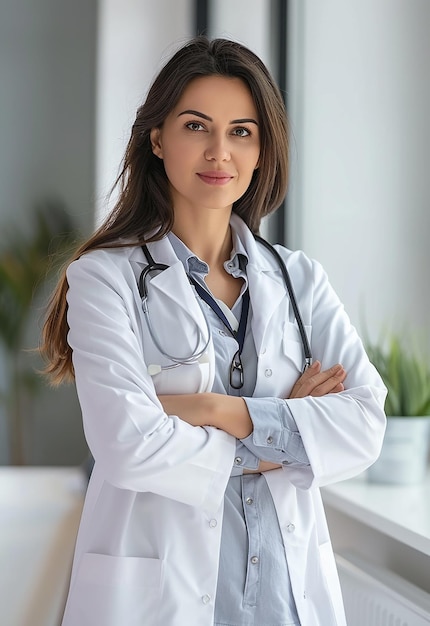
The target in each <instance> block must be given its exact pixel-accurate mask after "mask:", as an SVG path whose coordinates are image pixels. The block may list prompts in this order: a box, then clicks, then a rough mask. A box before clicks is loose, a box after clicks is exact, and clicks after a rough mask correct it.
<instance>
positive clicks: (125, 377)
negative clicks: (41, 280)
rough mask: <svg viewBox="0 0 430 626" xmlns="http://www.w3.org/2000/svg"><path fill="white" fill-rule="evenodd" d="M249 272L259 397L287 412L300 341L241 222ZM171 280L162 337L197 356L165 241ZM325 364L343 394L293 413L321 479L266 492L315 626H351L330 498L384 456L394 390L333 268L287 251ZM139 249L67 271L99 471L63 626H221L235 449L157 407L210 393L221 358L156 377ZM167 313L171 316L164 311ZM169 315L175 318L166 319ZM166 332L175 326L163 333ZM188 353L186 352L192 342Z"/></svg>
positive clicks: (275, 478) (159, 320)
mask: <svg viewBox="0 0 430 626" xmlns="http://www.w3.org/2000/svg"><path fill="white" fill-rule="evenodd" d="M232 222H233V223H234V226H235V229H236V230H237V231H238V232H239V235H240V237H241V239H242V241H243V242H244V245H245V248H246V250H247V252H248V254H249V258H250V261H249V263H248V267H247V275H248V280H249V290H250V297H251V306H252V313H253V315H252V320H253V321H252V331H253V336H254V341H255V347H256V350H257V354H258V370H257V383H256V388H255V394H254V395H255V396H256V397H263V396H277V397H282V398H286V397H288V395H289V392H290V390H291V387H292V385H293V383H294V382H295V381H296V379H297V378H298V376H299V374H300V371H301V368H302V366H303V352H302V344H301V341H300V336H299V333H298V330H297V327H296V324H295V322H294V315H293V313H292V311H291V307H290V304H289V298H288V296H287V294H286V288H285V284H284V282H283V279H282V275H281V272H280V270H279V267H278V265H277V262H276V261H275V260H274V258H273V256H272V255H271V253H270V252H268V251H266V250H265V249H264V248H263V247H262V246H261V245H260V244H257V243H256V242H255V240H254V238H253V237H252V234H251V233H250V232H249V230H248V229H247V228H246V226H245V225H244V223H243V222H242V221H241V220H240V219H239V218H238V217H237V216H232ZM149 249H150V252H151V253H152V256H153V257H154V259H155V261H156V262H159V263H165V264H167V265H169V266H170V269H169V270H166V271H165V272H163V273H162V274H159V275H158V277H157V278H155V279H154V280H153V284H152V285H151V287H153V288H154V290H153V294H154V295H153V296H152V304H153V307H154V309H153V310H154V311H155V313H154V316H153V317H154V320H155V323H156V327H157V330H158V329H159V330H158V332H159V333H160V332H161V334H163V333H164V332H165V333H166V335H165V336H164V335H163V338H166V340H167V341H168V342H169V345H170V346H171V352H170V353H176V354H178V353H181V354H184V353H185V352H186V347H187V346H186V345H185V343H186V342H187V341H188V342H190V341H191V344H192V339H190V338H188V340H187V339H184V337H185V336H188V335H190V336H191V335H192V326H191V325H190V318H189V317H187V311H188V310H191V311H192V315H193V316H195V317H196V319H198V320H200V322H201V323H202V324H203V332H204V323H203V322H202V320H201V315H202V314H201V312H200V310H199V307H198V305H197V304H196V299H195V296H194V294H193V291H192V288H191V286H190V285H189V283H188V281H187V279H186V277H185V273H184V270H183V266H182V264H181V263H180V262H179V261H178V259H177V258H176V256H175V254H174V252H173V249H172V247H171V245H170V243H169V241H168V239H163V240H162V241H160V242H156V243H153V244H150V245H149ZM279 251H280V252H281V254H282V256H283V258H284V259H285V261H286V264H287V267H288V270H289V272H290V275H291V279H292V282H293V284H294V288H295V292H296V296H297V300H298V304H299V307H300V311H301V313H302V316H303V319H304V323H305V326H306V329H307V332H308V335H309V338H310V340H311V344H312V350H313V354H314V358H315V359H319V360H320V361H321V362H322V364H323V367H324V368H326V367H329V366H331V365H333V364H335V363H338V362H340V363H342V364H343V365H344V367H345V369H346V371H347V372H348V377H347V379H346V382H345V386H346V389H345V391H343V392H341V393H338V394H331V395H328V396H325V397H322V398H314V397H307V398H301V399H294V400H288V404H289V407H290V409H291V411H292V413H293V415H294V417H295V420H296V422H297V425H298V428H299V431H300V433H301V436H302V439H303V442H304V445H305V448H306V451H307V454H308V457H309V460H310V467H293V466H288V465H287V466H285V467H284V468H283V469H278V470H274V471H271V472H266V473H265V474H264V475H265V478H266V480H267V483H268V485H269V488H270V491H271V493H272V496H273V500H274V503H275V506H276V510H277V513H278V518H279V524H280V528H281V531H282V535H283V539H284V546H285V554H286V558H287V560H288V566H289V571H290V575H291V585H292V590H293V593H294V599H295V602H296V605H297V611H298V614H299V617H300V621H301V624H302V626H344V625H345V618H344V613H343V607H342V600H341V594H340V588H339V583H338V578H337V573H336V568H335V562H334V557H333V552H332V548H331V544H330V540H329V534H328V530H327V525H326V520H325V515H324V511H323V507H322V502H321V497H320V493H319V489H318V487H319V486H320V485H324V484H328V483H330V482H334V481H338V480H343V479H346V478H349V477H351V476H353V475H355V474H358V473H359V472H362V471H363V470H365V469H366V468H367V467H368V466H369V465H370V464H371V463H372V462H373V461H374V460H375V459H376V458H377V456H378V454H379V451H380V446H381V443H382V438H383V433H384V428H385V416H384V412H383V403H384V399H385V393H386V390H385V388H384V386H383V384H382V382H381V380H380V378H379V376H378V374H377V373H376V371H375V369H374V368H373V367H372V366H371V365H370V363H369V361H368V359H367V357H366V355H365V353H364V351H363V348H362V344H361V342H360V340H359V338H358V337H357V334H356V332H355V330H354V328H353V327H352V326H351V324H350V322H349V320H348V317H347V316H346V314H345V312H344V310H343V307H342V305H341V304H340V302H339V300H338V299H337V297H336V295H335V294H334V292H333V290H332V289H331V287H330V285H329V283H328V282H327V278H326V275H325V274H324V272H323V270H322V268H321V266H320V265H319V264H318V263H315V262H312V261H311V260H309V259H308V258H307V257H306V256H305V255H304V254H303V253H302V252H290V251H288V250H286V249H284V248H279ZM145 264H146V262H145V259H144V256H143V253H142V250H141V249H140V248H139V247H137V248H133V247H126V248H117V249H112V250H98V251H93V252H91V253H89V254H86V255H84V256H83V257H82V258H81V259H80V260H78V261H76V262H74V263H72V264H71V266H70V267H69V270H68V280H69V285H70V290H69V293H68V301H69V325H70V334H69V342H70V345H71V347H72V348H73V360H74V366H75V371H76V384H77V390H78V395H79V400H80V404H81V407H82V414H83V422H84V429H85V435H86V437H87V440H88V443H89V446H90V448H91V451H92V454H93V456H94V458H95V466H94V470H93V473H92V476H91V480H90V484H89V487H88V492H87V496H86V502H85V506H84V511H83V516H82V521H81V525H80V530H79V535H78V540H77V545H76V552H75V559H74V565H73V571H72V578H71V586H70V592H69V596H68V601H67V606H66V611H65V616H64V621H63V626H125V625H126V626H211V625H212V623H213V610H214V600H215V594H216V584H217V571H218V558H219V548H220V537H221V526H222V521H223V496H224V491H225V488H226V485H227V482H228V480H229V477H230V472H231V468H232V466H233V462H234V456H235V445H236V442H235V439H234V438H233V437H232V436H230V435H228V434H226V433H225V432H223V431H220V430H216V429H215V428H200V427H192V426H190V425H189V424H187V423H186V422H184V421H182V420H180V419H179V418H178V417H177V416H174V415H166V414H165V413H164V412H163V409H162V407H161V405H160V403H159V401H158V399H157V395H156V389H157V390H158V392H159V393H161V392H166V391H170V392H171V393H177V392H179V393H186V392H195V391H197V390H204V389H207V390H210V389H211V384H212V379H213V351H212V350H210V351H209V352H210V354H209V356H208V359H207V361H208V362H207V363H203V364H202V365H200V366H198V365H194V366H192V365H189V366H181V367H179V368H177V369H175V370H168V371H164V372H163V373H161V374H157V375H156V376H153V377H151V376H150V375H149V374H148V371H147V366H148V365H149V364H165V363H166V362H168V361H166V359H165V358H164V357H162V356H161V355H160V354H159V352H158V350H157V349H156V348H155V346H154V344H153V342H152V341H151V338H150V336H149V334H148V330H147V325H146V323H145V320H144V317H143V313H142V306H141V299H140V297H139V293H138V289H137V279H138V277H139V274H140V271H141V269H142V268H143V267H144V266H145ZM157 303H160V306H159V309H158V310H157V308H156V307H157ZM164 315H165V316H166V318H165V319H164V317H162V316H164ZM166 320H167V321H166ZM184 342H185V343H184Z"/></svg>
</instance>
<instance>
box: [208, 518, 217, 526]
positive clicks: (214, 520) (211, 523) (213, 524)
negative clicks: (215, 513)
mask: <svg viewBox="0 0 430 626" xmlns="http://www.w3.org/2000/svg"><path fill="white" fill-rule="evenodd" d="M217 524H218V522H217V521H216V519H211V521H210V522H209V526H210V527H211V528H215V527H216V526H217Z"/></svg>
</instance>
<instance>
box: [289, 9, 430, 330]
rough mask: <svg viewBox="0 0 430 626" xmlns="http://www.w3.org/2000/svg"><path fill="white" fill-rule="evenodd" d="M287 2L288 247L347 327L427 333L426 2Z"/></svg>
mask: <svg viewBox="0 0 430 626" xmlns="http://www.w3.org/2000/svg"><path fill="white" fill-rule="evenodd" d="M291 4H292V8H293V15H292V20H291V28H290V36H291V39H292V41H293V48H292V50H291V55H290V72H291V83H290V89H289V92H290V93H289V101H290V103H291V106H290V117H291V119H292V124H293V132H294V136H295V148H294V150H295V152H294V153H293V162H294V167H293V178H292V186H291V190H290V194H289V204H290V207H291V210H292V211H293V212H294V215H295V219H294V223H293V225H292V232H290V233H289V235H290V239H289V241H290V242H291V243H290V245H292V246H293V247H302V248H304V249H305V250H306V252H307V253H309V254H310V255H311V256H313V257H316V258H317V259H318V260H320V261H321V262H322V263H323V265H324V266H325V268H326V270H327V271H328V273H329V276H330V278H331V281H332V283H333V284H334V286H335V288H336V290H337V291H338V293H339V294H340V296H341V298H342V300H343V301H344V303H345V306H346V308H347V310H348V312H349V313H350V316H351V318H352V320H353V322H354V323H355V324H356V325H357V326H360V327H361V321H362V319H363V318H364V319H365V321H366V324H367V326H368V328H369V330H370V332H371V334H372V335H375V334H376V335H377V334H378V333H379V330H380V328H381V327H382V326H384V325H385V324H387V323H389V324H390V325H391V326H395V327H396V328H400V327H403V326H404V325H405V324H406V325H407V326H415V327H416V328H419V329H421V330H423V332H428V326H429V324H428V310H429V305H430V289H429V286H428V280H427V267H428V266H429V265H430V249H429V245H428V234H429V232H430V211H429V204H430V203H429V191H428V164H429V159H428V149H429V145H430V121H429V120H430V118H429V111H430V38H429V32H430V3H429V2H428V1H427V0H410V1H409V2H405V1H404V0H359V1H358V0H354V1H353V2H344V1H343V0H323V1H315V0H293V1H292V3H291Z"/></svg>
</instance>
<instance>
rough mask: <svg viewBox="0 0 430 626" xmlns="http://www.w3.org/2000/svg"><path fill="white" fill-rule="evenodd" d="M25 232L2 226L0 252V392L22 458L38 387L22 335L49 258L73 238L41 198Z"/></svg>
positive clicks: (65, 218) (49, 270) (15, 456)
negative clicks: (0, 380) (27, 413)
mask: <svg viewBox="0 0 430 626" xmlns="http://www.w3.org/2000/svg"><path fill="white" fill-rule="evenodd" d="M33 217H34V224H33V225H32V228H31V229H28V232H27V231H26V232H23V231H22V230H18V229H17V228H16V227H14V228H13V227H11V228H9V230H8V232H7V233H6V232H5V230H3V234H4V236H5V237H4V240H5V241H6V245H5V246H4V248H3V249H2V250H1V251H0V343H2V344H3V348H4V350H3V354H4V356H5V360H6V381H5V384H4V389H3V390H1V393H0V401H2V404H3V405H4V407H5V410H6V417H7V428H8V433H9V449H10V462H11V464H13V465H22V464H23V463H24V445H23V423H24V410H25V409H24V399H25V397H26V396H27V397H28V396H34V394H35V392H36V391H37V389H38V387H39V386H40V377H39V376H38V374H37V372H36V368H35V367H34V366H33V367H32V366H31V359H30V353H29V352H28V351H25V350H24V348H25V346H24V343H25V335H26V332H27V331H28V325H29V322H30V318H31V317H32V314H33V313H34V308H35V307H34V300H35V297H36V295H37V294H38V293H39V291H40V289H41V287H42V286H43V285H44V284H45V282H46V280H47V279H49V278H50V277H51V276H52V274H53V272H54V270H55V269H56V268H57V267H58V264H56V263H54V262H53V260H54V259H57V260H58V259H59V258H61V254H62V253H63V252H65V251H66V250H68V249H69V248H70V246H71V243H72V241H74V240H75V238H76V230H75V228H74V226H73V223H72V220H71V218H70V216H69V215H68V213H67V211H66V210H65V208H64V207H63V205H62V204H60V203H58V202H52V201H50V202H46V203H44V204H43V205H40V206H37V207H36V208H35V211H34V214H33Z"/></svg>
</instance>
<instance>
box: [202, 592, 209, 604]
mask: <svg viewBox="0 0 430 626" xmlns="http://www.w3.org/2000/svg"><path fill="white" fill-rule="evenodd" d="M210 601H211V597H210V596H209V595H208V594H207V593H205V595H204V596H202V602H203V604H209V602H210Z"/></svg>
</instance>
